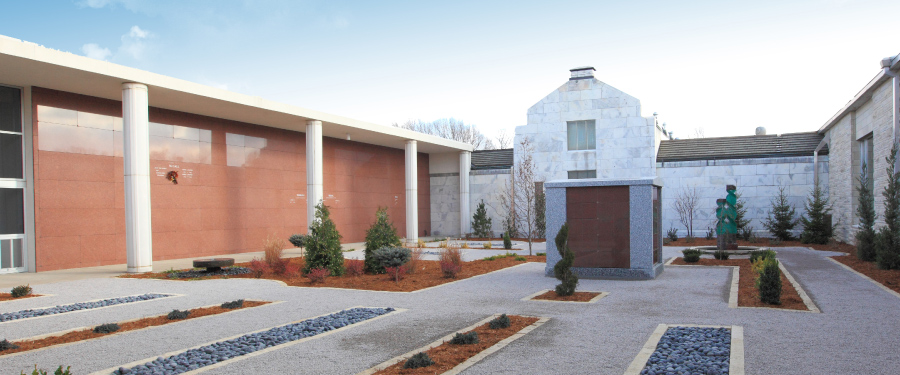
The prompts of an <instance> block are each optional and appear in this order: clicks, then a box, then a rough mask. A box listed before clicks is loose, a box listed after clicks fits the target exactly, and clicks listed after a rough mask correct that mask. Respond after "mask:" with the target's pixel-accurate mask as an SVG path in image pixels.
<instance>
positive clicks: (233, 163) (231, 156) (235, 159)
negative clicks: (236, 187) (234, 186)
mask: <svg viewBox="0 0 900 375" xmlns="http://www.w3.org/2000/svg"><path fill="white" fill-rule="evenodd" d="M267 145H268V140H267V139H265V138H260V137H251V136H249V135H241V134H233V133H225V146H226V154H227V163H226V164H227V165H228V166H229V167H243V166H249V165H252V164H253V162H254V161H256V160H257V159H259V156H260V153H261V152H262V149H264V148H266V146H267Z"/></svg>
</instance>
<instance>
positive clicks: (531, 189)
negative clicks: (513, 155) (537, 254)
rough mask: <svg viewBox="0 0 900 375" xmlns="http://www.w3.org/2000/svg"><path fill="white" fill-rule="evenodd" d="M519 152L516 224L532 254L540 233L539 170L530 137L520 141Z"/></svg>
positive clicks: (515, 171) (515, 182)
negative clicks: (537, 200) (533, 244)
mask: <svg viewBox="0 0 900 375" xmlns="http://www.w3.org/2000/svg"><path fill="white" fill-rule="evenodd" d="M519 153H520V154H521V155H522V157H521V158H520V159H519V161H518V162H517V163H516V165H515V166H514V167H513V170H512V176H511V179H512V184H513V189H514V190H513V193H514V197H515V198H514V200H513V207H514V209H515V217H516V224H518V230H519V235H520V236H524V237H525V238H527V239H528V255H532V252H531V245H532V243H533V242H534V239H535V238H538V235H543V234H542V233H540V234H539V233H538V227H537V209H536V207H535V205H534V204H535V199H536V194H537V192H536V189H535V184H534V183H535V182H539V181H538V180H537V179H536V175H537V170H536V167H535V164H534V157H533V154H534V146H533V145H532V144H531V139H529V138H528V137H524V138H522V141H520V142H519Z"/></svg>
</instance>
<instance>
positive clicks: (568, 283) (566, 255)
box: [553, 223, 578, 296]
mask: <svg viewBox="0 0 900 375" xmlns="http://www.w3.org/2000/svg"><path fill="white" fill-rule="evenodd" d="M556 251H559V255H561V256H562V259H560V260H559V262H556V265H555V266H553V275H554V276H556V278H557V279H559V281H561V283H560V284H559V285H557V286H556V295H558V296H571V295H572V294H574V293H575V287H576V286H578V276H576V275H575V273H574V272H572V263H574V262H575V253H573V252H572V250H569V224H568V223H565V224H563V226H562V228H559V233H557V234H556Z"/></svg>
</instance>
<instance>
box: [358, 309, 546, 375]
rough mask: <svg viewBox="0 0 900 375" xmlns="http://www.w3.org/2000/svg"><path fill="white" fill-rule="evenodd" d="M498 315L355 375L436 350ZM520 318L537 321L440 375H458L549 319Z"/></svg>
mask: <svg viewBox="0 0 900 375" xmlns="http://www.w3.org/2000/svg"><path fill="white" fill-rule="evenodd" d="M500 315H502V314H494V315H491V316H489V317H487V318H485V319H483V320H480V321H478V322H477V323H475V324H473V325H471V326H468V327H466V328H463V329H461V330H459V331H456V332H453V333H450V334H449V335H447V336H444V337H441V338H439V339H437V341H434V342H432V343H431V344H428V345H425V346H423V347H421V348H418V349H415V350H412V351H410V352H408V353H406V354H401V355H399V356H396V357H394V358H391V359H389V360H387V361H384V362H382V363H379V364H377V365H375V366H373V367H372V368H369V369H367V370H365V371H362V372H360V373H358V374H356V375H372V374H374V373H376V372H378V371H381V370H384V369H386V368H388V367H391V366H393V365H394V364H397V363H399V362H401V361H403V360H406V359H409V358H410V357H412V356H414V355H416V354H417V353H419V352H424V351H427V350H429V349H432V348H436V347H438V346H441V345H443V344H444V343H445V342H448V341H450V340H451V339H453V336H454V335H456V334H457V333H465V332H469V331H472V330H474V329H475V328H478V327H480V326H482V325H485V324H487V323H488V322H490V321H491V320H493V319H495V318H497V317H499V316H500ZM520 316H522V317H526V318H538V321H536V322H534V323H532V324H531V325H530V326H527V327H525V328H522V329H521V330H520V331H519V332H516V333H514V334H513V335H512V336H509V337H507V338H505V339H503V340H500V342H498V343H496V344H494V345H492V346H491V347H489V348H487V349H485V350H482V351H481V352H479V353H478V354H476V355H474V356H472V357H470V358H469V359H467V360H465V361H464V362H463V363H460V364H458V365H456V367H454V368H452V369H450V370H448V371H446V372H444V373H442V375H455V374H459V373H460V372H462V371H463V370H465V369H467V368H469V367H471V366H472V365H474V364H476V363H478V362H479V361H481V360H483V359H484V358H485V357H487V356H489V355H491V354H493V353H495V352H497V351H498V350H500V349H503V347H505V346H507V345H509V344H510V343H511V342H513V341H515V340H518V339H519V338H521V337H522V336H525V335H526V334H527V333H529V332H531V331H534V330H535V329H536V328H537V327H540V326H541V325H542V324H544V323H546V322H547V321H549V320H550V318H546V317H538V316H526V315H520Z"/></svg>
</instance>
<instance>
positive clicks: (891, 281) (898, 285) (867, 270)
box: [832, 244, 900, 293]
mask: <svg viewBox="0 0 900 375" xmlns="http://www.w3.org/2000/svg"><path fill="white" fill-rule="evenodd" d="M843 245H845V246H846V248H845V249H843V250H840V251H843V252H845V253H850V255H846V256H837V257H832V258H833V259H834V260H836V261H838V262H841V263H842V264H844V265H847V266H849V267H850V268H852V269H854V270H856V271H857V272H859V273H861V274H863V275H866V276H868V277H871V278H872V279H873V280H875V281H877V282H879V283H881V285H884V286H886V287H888V288H890V289H891V290H893V291H895V292H898V293H900V270H882V269H879V268H878V265H877V264H875V262H865V261H862V260H859V258H857V257H856V246H853V245H848V244H843Z"/></svg>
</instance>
